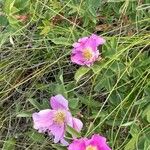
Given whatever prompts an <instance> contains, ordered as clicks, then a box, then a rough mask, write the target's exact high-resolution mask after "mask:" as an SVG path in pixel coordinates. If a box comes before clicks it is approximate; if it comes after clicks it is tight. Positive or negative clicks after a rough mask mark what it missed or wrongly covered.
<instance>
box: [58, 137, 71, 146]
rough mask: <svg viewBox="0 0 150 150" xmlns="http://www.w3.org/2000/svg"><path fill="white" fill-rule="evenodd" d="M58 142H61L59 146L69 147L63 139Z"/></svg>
mask: <svg viewBox="0 0 150 150" xmlns="http://www.w3.org/2000/svg"><path fill="white" fill-rule="evenodd" d="M60 142H61V144H62V145H63V146H68V145H69V143H68V142H67V141H66V140H65V139H64V138H62V139H61V140H60Z"/></svg>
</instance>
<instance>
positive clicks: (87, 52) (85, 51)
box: [82, 48, 93, 60]
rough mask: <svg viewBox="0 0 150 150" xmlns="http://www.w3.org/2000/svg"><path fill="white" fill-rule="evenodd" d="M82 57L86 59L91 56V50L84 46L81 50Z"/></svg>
mask: <svg viewBox="0 0 150 150" xmlns="http://www.w3.org/2000/svg"><path fill="white" fill-rule="evenodd" d="M82 54H83V57H84V58H85V59H86V60H90V59H91V57H92V56H93V55H92V52H91V50H90V49H89V48H86V49H85V50H84V51H83V53H82Z"/></svg>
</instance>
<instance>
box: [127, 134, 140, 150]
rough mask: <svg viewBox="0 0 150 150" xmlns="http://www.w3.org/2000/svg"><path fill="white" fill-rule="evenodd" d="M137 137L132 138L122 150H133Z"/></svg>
mask: <svg viewBox="0 0 150 150" xmlns="http://www.w3.org/2000/svg"><path fill="white" fill-rule="evenodd" d="M137 139H138V136H134V137H133V138H132V139H131V140H130V141H129V142H128V143H127V144H126V146H125V148H124V150H135V145H136V142H137Z"/></svg>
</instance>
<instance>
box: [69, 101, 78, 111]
mask: <svg viewBox="0 0 150 150" xmlns="http://www.w3.org/2000/svg"><path fill="white" fill-rule="evenodd" d="M78 103H79V99H78V98H72V99H70V100H69V106H70V107H71V108H73V109H75V108H77V106H78Z"/></svg>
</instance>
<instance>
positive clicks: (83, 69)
mask: <svg viewBox="0 0 150 150" xmlns="http://www.w3.org/2000/svg"><path fill="white" fill-rule="evenodd" d="M89 70H90V68H89V67H80V68H79V69H78V70H77V71H76V73H75V76H74V79H75V80H76V82H78V81H79V80H80V79H81V78H82V77H83V76H84V75H85V74H86V73H87V72H88V71H89Z"/></svg>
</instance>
